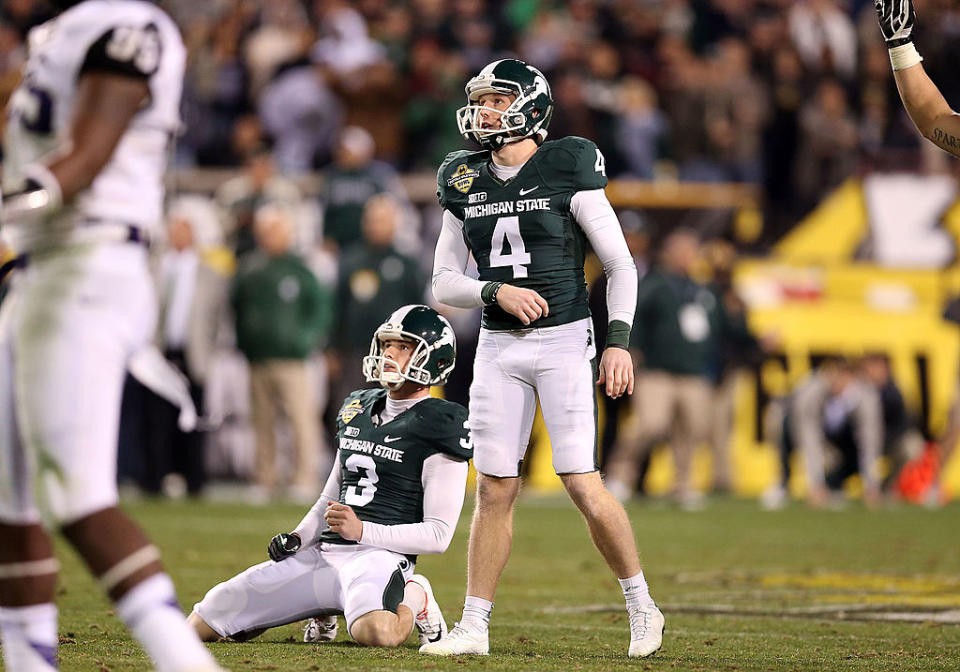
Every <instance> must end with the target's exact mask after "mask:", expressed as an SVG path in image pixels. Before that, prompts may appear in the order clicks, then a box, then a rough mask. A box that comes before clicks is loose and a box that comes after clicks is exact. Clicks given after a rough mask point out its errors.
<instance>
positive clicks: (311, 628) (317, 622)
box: [303, 616, 337, 644]
mask: <svg viewBox="0 0 960 672" xmlns="http://www.w3.org/2000/svg"><path fill="white" fill-rule="evenodd" d="M336 638H337V617H336V616H319V617H317V618H311V619H310V620H309V621H307V625H306V626H304V628H303V641H305V642H307V643H308V644H309V643H311V642H320V643H323V642H332V641H333V640H335V639H336Z"/></svg>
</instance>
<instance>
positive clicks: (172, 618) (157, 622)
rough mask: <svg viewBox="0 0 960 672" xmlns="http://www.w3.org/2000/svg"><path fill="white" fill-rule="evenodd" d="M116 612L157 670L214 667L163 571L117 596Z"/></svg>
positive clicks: (213, 662) (173, 670) (165, 671)
mask: <svg viewBox="0 0 960 672" xmlns="http://www.w3.org/2000/svg"><path fill="white" fill-rule="evenodd" d="M116 606H117V616H119V617H120V619H121V620H122V621H123V622H124V623H126V624H127V627H128V628H130V632H132V633H133V636H134V637H135V638H136V640H137V641H138V642H140V644H141V646H143V648H144V650H145V651H146V652H147V655H148V656H150V660H152V661H153V662H154V664H155V665H156V666H157V672H180V671H181V670H189V669H192V668H198V669H199V668H203V667H211V668H213V667H214V666H215V665H216V663H215V661H214V660H213V656H211V655H210V652H209V651H207V648H206V647H205V646H204V645H203V643H202V642H201V641H200V638H199V637H197V634H196V633H195V632H194V630H193V628H191V627H190V626H189V625H187V620H186V618H185V617H184V615H183V612H182V611H181V610H180V605H178V604H177V596H176V593H175V591H174V588H173V581H171V580H170V577H169V576H167V575H166V574H154V575H153V576H151V577H149V578H147V579H144V580H143V581H141V582H140V583H138V584H137V585H136V586H134V587H133V588H131V589H130V591H129V592H128V593H127V594H126V595H124V596H123V597H121V598H120V599H119V600H117V604H116Z"/></svg>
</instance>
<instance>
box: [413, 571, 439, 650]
mask: <svg viewBox="0 0 960 672" xmlns="http://www.w3.org/2000/svg"><path fill="white" fill-rule="evenodd" d="M407 583H415V584H417V585H418V586H420V587H421V588H423V592H424V594H425V595H426V601H425V602H424V604H423V609H422V610H421V611H420V613H419V614H414V617H413V618H414V621H413V622H414V624H415V625H416V626H417V636H418V637H419V638H420V645H421V646H423V645H425V644H430V643H432V642H439V641H440V640H441V639H442V638H443V637H446V636H447V624H446V622H445V621H444V620H443V614H442V613H440V605H439V604H438V603H437V598H435V597H434V596H433V587H432V586H431V585H430V581H429V580H427V577H425V576H424V575H423V574H414V575H413V576H411V577H410V578H409V579H408V580H407Z"/></svg>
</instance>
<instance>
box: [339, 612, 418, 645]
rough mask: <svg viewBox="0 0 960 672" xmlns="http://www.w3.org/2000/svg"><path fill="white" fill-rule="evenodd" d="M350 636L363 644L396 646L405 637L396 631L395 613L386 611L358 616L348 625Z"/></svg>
mask: <svg viewBox="0 0 960 672" xmlns="http://www.w3.org/2000/svg"><path fill="white" fill-rule="evenodd" d="M350 636H351V637H353V638H354V640H356V642H357V643H358V644H363V645H364V646H398V645H400V644H401V643H403V640H404V639H406V638H405V637H404V638H401V636H400V633H398V632H397V617H396V615H395V614H393V613H390V612H386V611H385V612H376V613H371V614H366V615H364V616H361V617H360V618H358V619H357V620H356V621H355V622H354V624H353V625H352V626H351V627H350Z"/></svg>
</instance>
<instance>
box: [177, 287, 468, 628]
mask: <svg viewBox="0 0 960 672" xmlns="http://www.w3.org/2000/svg"><path fill="white" fill-rule="evenodd" d="M455 359H456V338H455V336H454V333H453V328H452V327H451V326H450V323H449V322H447V320H446V319H444V318H443V317H441V316H440V315H439V314H438V313H437V312H436V311H435V310H433V309H432V308H429V307H427V306H417V305H412V306H404V307H402V308H400V309H398V310H397V311H395V312H394V313H393V314H392V315H390V317H389V318H388V319H387V321H386V322H384V323H383V324H382V325H380V327H379V328H378V329H377V331H376V333H375V334H374V336H373V340H372V343H371V346H370V355H369V356H367V357H365V358H364V361H363V371H364V375H365V376H366V379H367V380H368V381H376V382H379V383H380V385H381V387H380V388H376V389H366V390H358V391H356V392H353V393H351V394H350V395H349V396H348V397H347V398H346V400H345V401H344V403H343V407H342V408H341V409H340V412H339V414H338V416H337V446H338V449H337V461H336V464H335V466H334V469H333V471H332V472H331V474H330V478H329V479H328V480H327V484H326V486H325V487H324V489H323V494H322V495H320V499H319V500H317V503H316V504H314V506H313V508H311V509H310V511H309V512H308V513H307V515H306V516H304V518H303V520H302V521H301V522H300V524H299V525H298V526H297V527H296V529H295V530H293V531H292V532H289V533H286V534H278V535H277V536H275V537H274V538H273V540H272V541H271V542H270V545H269V547H268V552H269V555H270V558H271V560H269V561H267V562H263V563H261V564H259V565H255V566H253V567H250V568H249V569H247V570H246V571H244V572H242V573H241V574H238V575H237V576H235V577H233V578H232V579H230V580H229V581H225V582H224V583H221V584H219V585H217V586H215V587H214V588H212V589H211V590H210V591H209V592H208V593H207V594H206V596H205V597H204V598H203V600H202V601H201V602H200V603H199V604H197V605H196V606H195V607H194V610H193V613H192V614H190V618H189V621H190V623H191V624H192V625H193V627H194V628H195V629H196V631H197V632H198V633H199V634H200V636H201V638H202V639H204V640H205V641H210V640H216V639H218V638H219V637H231V638H233V639H237V640H246V639H250V638H251V637H255V636H256V635H259V634H260V633H261V632H263V631H264V630H266V629H267V628H270V627H273V626H277V625H283V624H286V623H292V622H294V621H299V620H303V619H307V618H312V619H314V620H312V621H311V622H310V623H309V625H308V627H307V636H306V639H307V641H322V640H330V639H333V638H334V636H335V635H336V632H335V628H336V618H335V616H333V615H335V614H341V613H342V614H343V615H344V616H345V618H346V622H347V631H348V632H349V634H350V636H351V637H353V639H355V640H356V641H357V642H359V643H360V644H366V645H371V646H398V645H400V644H402V643H403V642H404V641H406V639H407V638H408V637H409V636H410V633H411V632H412V631H413V628H414V626H416V627H417V629H418V630H419V636H420V642H421V644H423V643H426V642H428V641H436V640H438V639H439V638H440V637H442V636H443V635H444V634H445V633H446V631H447V627H446V624H445V623H444V621H443V616H442V615H441V613H440V609H439V607H438V606H437V603H436V601H435V600H434V597H433V590H432V589H431V587H430V582H429V581H427V579H426V577H424V576H421V575H419V574H414V565H415V563H416V559H417V555H419V554H421V553H442V552H443V551H445V550H446V548H447V546H448V545H449V544H450V540H451V539H452V538H453V533H454V529H455V528H456V525H457V520H458V519H459V517H460V510H461V508H462V507H463V497H464V491H465V486H466V480H467V461H468V460H469V459H470V457H471V456H472V452H473V444H472V443H471V439H470V430H469V426H468V424H467V410H466V409H465V408H463V407H462V406H460V405H459V404H455V403H452V402H449V401H444V400H442V399H436V398H433V397H430V386H431V385H439V384H443V383H444V382H446V380H447V377H448V376H449V375H450V372H451V371H452V370H453V367H454V363H455ZM324 617H326V618H324Z"/></svg>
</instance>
